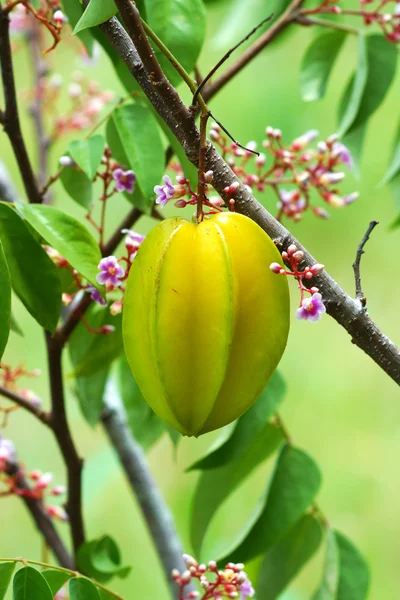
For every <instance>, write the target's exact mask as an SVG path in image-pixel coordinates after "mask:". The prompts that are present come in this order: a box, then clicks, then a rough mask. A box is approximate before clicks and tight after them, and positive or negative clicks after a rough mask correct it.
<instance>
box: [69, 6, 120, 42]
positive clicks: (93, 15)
mask: <svg viewBox="0 0 400 600" xmlns="http://www.w3.org/2000/svg"><path fill="white" fill-rule="evenodd" d="M75 1H77V0H75ZM115 14H117V7H116V6H115V2H114V0H91V2H90V3H89V4H88V6H87V8H86V10H85V12H84V13H83V15H82V16H81V18H80V19H79V21H78V23H77V24H76V26H75V29H74V31H73V32H72V33H73V34H74V35H76V34H77V33H79V32H80V31H82V30H84V29H87V28H88V27H95V26H96V25H101V23H104V22H105V21H108V19H111V17H113V16H114V15H115Z"/></svg>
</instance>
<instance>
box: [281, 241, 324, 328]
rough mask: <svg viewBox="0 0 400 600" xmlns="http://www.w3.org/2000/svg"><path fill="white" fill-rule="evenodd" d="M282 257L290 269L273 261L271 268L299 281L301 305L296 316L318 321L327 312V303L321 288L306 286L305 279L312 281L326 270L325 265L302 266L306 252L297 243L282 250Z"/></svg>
mask: <svg viewBox="0 0 400 600" xmlns="http://www.w3.org/2000/svg"><path fill="white" fill-rule="evenodd" d="M282 258H283V260H284V261H285V264H286V265H289V269H285V268H283V267H282V266H281V265H280V264H279V263H272V264H271V265H270V269H271V271H272V272H273V273H275V274H276V275H292V276H293V277H294V278H295V279H296V280H297V283H298V287H299V290H300V305H299V308H298V309H297V310H296V317H297V318H298V319H299V320H305V321H311V322H314V323H315V322H316V321H319V320H320V318H321V316H322V315H323V314H324V313H325V312H326V308H325V305H324V303H323V301H322V296H321V294H320V293H319V288H318V287H316V286H312V287H310V288H308V287H305V285H304V283H303V282H304V280H306V281H310V280H311V279H313V278H314V277H316V276H318V275H320V273H322V271H323V270H324V268H325V267H324V265H321V264H319V263H316V264H314V265H311V267H309V266H305V267H302V266H301V263H302V262H303V260H304V252H303V251H302V250H299V248H297V246H296V245H295V244H291V245H290V246H289V247H288V249H287V251H284V252H282ZM306 293H307V294H310V297H308V298H307V297H305V294H306Z"/></svg>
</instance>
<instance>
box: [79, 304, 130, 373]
mask: <svg viewBox="0 0 400 600" xmlns="http://www.w3.org/2000/svg"><path fill="white" fill-rule="evenodd" d="M106 314H107V313H106ZM107 323H109V324H110V325H112V326H113V327H115V331H113V332H112V333H109V334H107V335H101V334H100V335H99V334H98V335H92V341H91V343H90V345H89V348H88V350H87V352H86V353H85V355H84V356H83V357H82V359H81V360H80V361H79V362H78V364H77V365H76V367H75V369H74V375H75V377H88V376H89V375H94V374H95V373H98V372H99V371H102V370H103V369H105V368H106V367H109V366H110V365H111V363H112V362H113V361H114V360H115V359H116V358H118V356H120V354H122V352H123V349H124V345H123V342H122V315H116V316H115V317H110V316H109V315H108V320H107Z"/></svg>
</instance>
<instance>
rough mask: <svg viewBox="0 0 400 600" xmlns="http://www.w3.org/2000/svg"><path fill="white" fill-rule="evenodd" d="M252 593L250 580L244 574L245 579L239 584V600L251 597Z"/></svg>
mask: <svg viewBox="0 0 400 600" xmlns="http://www.w3.org/2000/svg"><path fill="white" fill-rule="evenodd" d="M254 594H255V590H254V588H253V586H252V585H251V581H250V580H249V579H248V578H247V576H246V579H245V580H244V582H243V583H242V585H241V586H240V600H247V598H252V597H253V596H254Z"/></svg>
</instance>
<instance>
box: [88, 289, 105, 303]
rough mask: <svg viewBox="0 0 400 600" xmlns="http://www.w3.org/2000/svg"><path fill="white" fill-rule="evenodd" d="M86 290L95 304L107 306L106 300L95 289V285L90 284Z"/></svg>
mask: <svg viewBox="0 0 400 600" xmlns="http://www.w3.org/2000/svg"><path fill="white" fill-rule="evenodd" d="M87 291H88V292H90V297H91V299H92V300H93V301H94V302H96V303H97V304H100V306H107V302H106V301H105V300H104V298H103V296H102V295H101V294H100V292H99V290H97V289H96V288H95V287H93V286H92V285H90V286H89V287H88V289H87Z"/></svg>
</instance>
